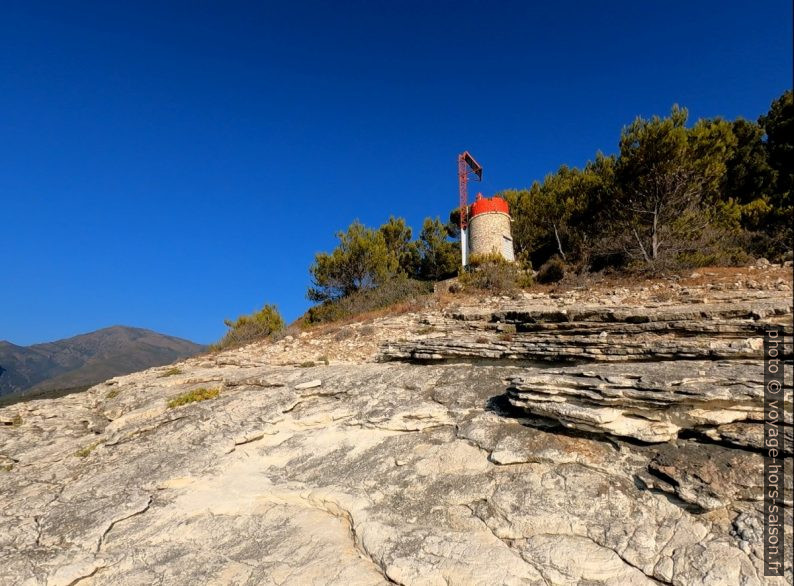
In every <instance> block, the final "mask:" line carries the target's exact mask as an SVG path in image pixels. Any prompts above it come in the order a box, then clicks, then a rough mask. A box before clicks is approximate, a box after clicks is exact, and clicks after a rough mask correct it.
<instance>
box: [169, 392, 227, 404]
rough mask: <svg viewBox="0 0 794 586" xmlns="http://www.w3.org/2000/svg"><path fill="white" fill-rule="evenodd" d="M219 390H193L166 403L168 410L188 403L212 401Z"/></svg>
mask: <svg viewBox="0 0 794 586" xmlns="http://www.w3.org/2000/svg"><path fill="white" fill-rule="evenodd" d="M220 392H221V391H220V389H205V388H203V387H202V388H200V389H194V390H192V391H188V392H187V393H182V394H181V395H178V396H176V397H174V398H173V399H171V400H170V401H168V408H169V409H173V408H175V407H181V406H182V405H187V404H189V403H196V402H198V401H206V400H207V399H214V398H215V397H217V396H218V395H219V394H220Z"/></svg>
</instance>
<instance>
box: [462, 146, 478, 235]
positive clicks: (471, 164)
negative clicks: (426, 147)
mask: <svg viewBox="0 0 794 586" xmlns="http://www.w3.org/2000/svg"><path fill="white" fill-rule="evenodd" d="M469 173H473V174H474V175H476V176H477V180H478V181H482V166H481V165H480V164H479V163H478V162H477V161H475V160H474V157H472V156H471V154H469V151H463V152H462V153H461V154H459V155H458V188H459V191H460V231H461V234H462V233H463V231H464V230H465V229H466V228H467V227H468V225H469V213H468V208H469V194H468V190H467V183H468V180H469Z"/></svg>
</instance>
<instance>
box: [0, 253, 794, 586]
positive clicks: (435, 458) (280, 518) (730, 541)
mask: <svg viewBox="0 0 794 586" xmlns="http://www.w3.org/2000/svg"><path fill="white" fill-rule="evenodd" d="M791 281H792V276H791V272H790V269H782V268H774V267H771V268H770V267H763V268H753V269H752V270H751V269H744V270H742V271H735V270H726V269H713V270H704V271H699V274H694V275H691V276H687V277H686V278H683V279H675V280H660V281H654V282H647V283H642V284H638V285H628V284H620V283H615V282H612V283H609V282H605V283H595V284H593V285H591V286H588V287H583V288H580V289H576V288H574V289H567V290H566V289H562V288H560V289H553V288H546V289H540V288H538V289H536V290H534V291H532V292H530V293H525V294H524V295H522V296H521V297H520V298H517V299H512V298H482V299H472V298H469V297H460V298H459V297H457V296H449V295H439V296H437V297H435V298H434V299H432V300H431V301H429V302H428V303H427V305H426V306H425V307H423V308H422V309H421V310H418V311H415V312H411V313H405V314H400V315H385V316H381V317H376V318H371V319H368V320H366V321H359V322H355V323H350V324H344V325H336V326H328V327H325V328H317V329H315V330H312V331H309V332H304V333H303V334H294V335H292V336H288V337H286V338H284V339H282V340H280V341H278V342H275V343H260V344H254V345H250V346H247V347H245V348H241V349H237V350H233V351H228V352H223V353H218V354H208V355H204V356H200V357H196V358H193V359H190V360H187V361H184V362H182V363H180V364H179V365H177V368H172V367H161V368H156V369H150V370H148V371H144V372H140V373H136V374H132V375H128V376H124V377H118V378H115V379H111V380H109V381H107V382H106V383H103V384H101V385H97V386H95V387H93V388H91V389H89V390H88V391H86V392H83V393H78V394H73V395H69V396H66V397H63V398H59V399H51V400H35V401H28V402H25V403H19V404H16V405H11V406H8V407H4V408H2V409H0V492H1V493H2V495H3V499H2V503H0V514H1V516H0V583H2V584H53V585H54V584H62V585H72V584H82V585H89V584H345V585H348V584H382V583H397V584H488V585H492V584H591V585H596V584H612V585H616V586H617V585H624V584H676V585H679V584H731V585H733V584H744V585H752V584H787V583H791V580H792V568H791V566H790V565H789V566H787V568H786V577H785V578H764V576H763V564H762V542H761V539H762V529H763V528H762V524H761V512H760V511H761V506H762V500H761V499H762V494H761V493H762V486H761V483H762V475H761V470H762V467H763V459H762V457H761V455H760V451H759V445H760V444H759V438H760V430H761V427H762V424H761V423H759V422H760V420H761V415H762V413H761V409H762V398H763V397H762V393H761V391H762V386H761V381H762V370H761V363H760V360H759V357H760V355H761V345H760V339H761V337H760V336H761V332H762V331H763V327H764V325H765V324H769V323H775V324H779V325H783V326H784V327H785V328H786V332H787V340H788V343H789V346H788V352H789V355H790V353H791V346H790V344H791V333H792V324H791V320H792V301H791ZM790 373H791V365H790V364H789V367H788V374H787V377H788V380H789V385H790V384H791V380H790V379H791V374H790ZM197 389H204V390H205V392H204V393H203V395H204V396H210V397H212V395H213V394H214V393H213V392H209V393H208V392H206V391H215V390H217V391H219V392H218V394H217V396H215V397H213V398H209V399H207V400H203V401H199V402H192V403H187V404H184V405H175V404H174V403H172V404H171V405H169V401H172V400H174V399H176V398H177V397H180V396H181V395H183V394H185V393H188V392H191V391H196V390H197ZM788 404H789V405H791V394H790V391H789V395H788ZM787 417H788V426H787V428H786V433H787V434H788V435H787V437H788V440H787V448H786V450H787V453H788V465H789V470H791V415H790V413H789V414H788V416H787ZM789 480H790V476H789ZM781 504H783V505H784V508H785V514H786V525H787V527H788V533H787V543H788V544H789V547H791V546H792V545H791V544H792V543H794V540H793V539H792V537H794V536H792V534H791V525H792V486H791V484H790V483H789V484H787V485H786V490H785V491H784V494H783V495H782V502H781ZM790 559H791V558H790V556H789V560H790Z"/></svg>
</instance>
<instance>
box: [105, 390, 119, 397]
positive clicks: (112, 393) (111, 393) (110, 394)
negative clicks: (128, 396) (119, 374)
mask: <svg viewBox="0 0 794 586" xmlns="http://www.w3.org/2000/svg"><path fill="white" fill-rule="evenodd" d="M120 392H121V391H119V390H118V389H111V390H110V391H109V392H108V394H107V395H105V398H106V399H115V398H116V397H118V396H119V393H120Z"/></svg>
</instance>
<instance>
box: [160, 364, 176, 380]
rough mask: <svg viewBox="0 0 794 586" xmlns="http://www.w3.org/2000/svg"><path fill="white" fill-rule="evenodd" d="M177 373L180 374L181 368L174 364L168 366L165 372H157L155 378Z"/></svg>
mask: <svg viewBox="0 0 794 586" xmlns="http://www.w3.org/2000/svg"><path fill="white" fill-rule="evenodd" d="M177 374H182V369H181V368H177V367H176V366H174V367H173V368H169V369H168V370H166V371H165V372H163V373H160V374H158V375H157V378H165V377H167V376H176V375H177Z"/></svg>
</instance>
